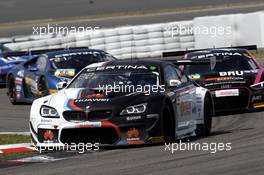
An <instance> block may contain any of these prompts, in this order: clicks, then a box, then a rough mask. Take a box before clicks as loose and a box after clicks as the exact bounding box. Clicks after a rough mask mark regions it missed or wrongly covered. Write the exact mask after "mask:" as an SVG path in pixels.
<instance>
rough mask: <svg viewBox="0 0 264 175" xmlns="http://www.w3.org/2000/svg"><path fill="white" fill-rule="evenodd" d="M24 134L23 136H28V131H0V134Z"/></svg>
mask: <svg viewBox="0 0 264 175" xmlns="http://www.w3.org/2000/svg"><path fill="white" fill-rule="evenodd" d="M7 134H10V135H25V136H29V135H30V132H0V135H7Z"/></svg>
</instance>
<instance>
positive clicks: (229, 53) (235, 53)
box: [197, 52, 242, 58]
mask: <svg viewBox="0 0 264 175" xmlns="http://www.w3.org/2000/svg"><path fill="white" fill-rule="evenodd" d="M213 56H217V57H218V56H242V54H241V53H238V52H234V53H233V52H219V53H208V54H204V55H198V56H197V58H208V57H213Z"/></svg>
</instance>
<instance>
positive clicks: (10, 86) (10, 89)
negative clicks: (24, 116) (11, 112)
mask: <svg viewBox="0 0 264 175" xmlns="http://www.w3.org/2000/svg"><path fill="white" fill-rule="evenodd" d="M7 95H8V98H9V100H10V102H11V103H12V104H14V105H15V104H17V99H16V96H17V95H16V84H15V79H14V76H13V75H10V76H9V77H8V80H7Z"/></svg>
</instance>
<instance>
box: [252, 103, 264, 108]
mask: <svg viewBox="0 0 264 175" xmlns="http://www.w3.org/2000/svg"><path fill="white" fill-rule="evenodd" d="M253 107H254V108H263V107H264V102H261V103H255V104H254V105H253Z"/></svg>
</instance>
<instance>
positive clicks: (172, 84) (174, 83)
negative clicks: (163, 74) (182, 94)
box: [169, 80, 181, 87]
mask: <svg viewBox="0 0 264 175" xmlns="http://www.w3.org/2000/svg"><path fill="white" fill-rule="evenodd" d="M180 85H181V81H180V80H170V82H169V86H170V87H178V86H180Z"/></svg>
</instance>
